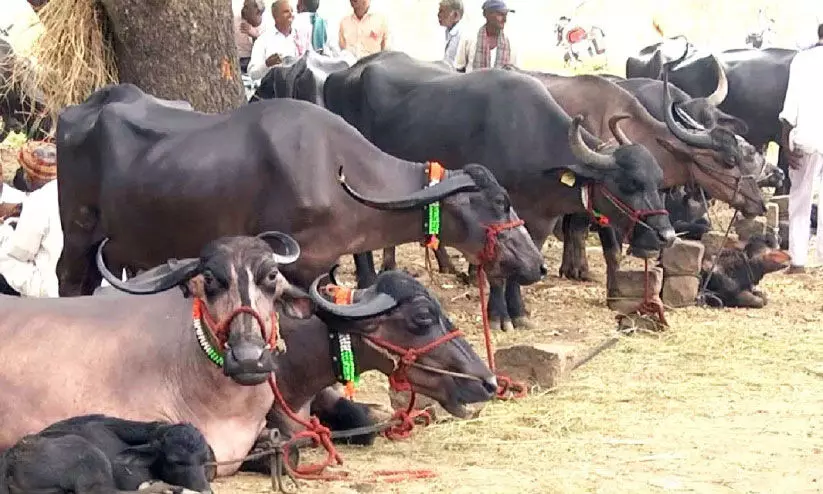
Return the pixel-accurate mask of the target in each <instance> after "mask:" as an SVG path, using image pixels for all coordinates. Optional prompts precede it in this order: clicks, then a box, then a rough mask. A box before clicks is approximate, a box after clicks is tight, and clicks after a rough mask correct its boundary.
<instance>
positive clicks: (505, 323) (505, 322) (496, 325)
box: [489, 317, 514, 331]
mask: <svg viewBox="0 0 823 494" xmlns="http://www.w3.org/2000/svg"><path fill="white" fill-rule="evenodd" d="M489 326H491V328H492V331H496V330H498V331H511V330H514V324H512V321H511V319H498V318H496V317H490V318H489Z"/></svg>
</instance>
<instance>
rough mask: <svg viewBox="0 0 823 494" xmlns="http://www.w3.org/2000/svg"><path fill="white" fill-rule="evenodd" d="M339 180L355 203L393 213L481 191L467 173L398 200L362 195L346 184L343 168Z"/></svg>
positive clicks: (339, 173)
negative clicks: (461, 194) (460, 194)
mask: <svg viewBox="0 0 823 494" xmlns="http://www.w3.org/2000/svg"><path fill="white" fill-rule="evenodd" d="M337 180H338V181H339V182H340V185H341V186H342V187H343V190H345V191H346V193H347V194H349V195H350V196H351V197H352V198H353V199H354V200H355V201H357V202H359V203H361V204H365V205H366V206H369V207H371V208H374V209H383V210H392V211H401V210H408V209H418V208H421V207H423V206H425V205H426V204H431V203H433V202H437V201H439V200H441V199H445V198H446V197H449V196H452V195H454V194H459V193H461V192H476V191H478V190H480V188H479V187H478V186H477V184H476V183H475V182H474V180H473V179H472V178H471V177H470V176H469V175H466V174H465V173H457V174H453V175H451V176H449V177H447V178H446V179H445V180H443V181H442V182H440V183H438V184H435V185H432V186H431V187H425V188H423V189H420V190H417V191H415V192H412V193H411V194H409V195H407V196H406V197H401V198H398V199H375V198H369V197H365V196H362V195H360V193H359V192H357V191H356V190H354V189H353V188H352V187H351V186H350V185H349V184H348V183H346V177H345V175H343V167H342V166H341V167H340V171H339V172H338V176H337Z"/></svg>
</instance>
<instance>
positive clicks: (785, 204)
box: [769, 195, 789, 220]
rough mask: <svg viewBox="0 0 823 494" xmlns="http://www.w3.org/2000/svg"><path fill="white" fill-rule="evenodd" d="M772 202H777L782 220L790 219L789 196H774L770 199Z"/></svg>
mask: <svg viewBox="0 0 823 494" xmlns="http://www.w3.org/2000/svg"><path fill="white" fill-rule="evenodd" d="M769 202H770V203H774V204H777V209H778V212H779V216H780V219H781V220H788V219H789V196H788V195H783V196H774V197H772V199H771V200H770V201H769Z"/></svg>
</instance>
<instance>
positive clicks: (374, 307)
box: [309, 274, 397, 319]
mask: <svg viewBox="0 0 823 494" xmlns="http://www.w3.org/2000/svg"><path fill="white" fill-rule="evenodd" d="M327 276H329V277H330V278H333V275H326V274H323V275H320V276H318V277H317V278H316V279H315V280H314V281H313V282H312V284H311V287H309V296H310V297H311V299H312V301H314V303H315V304H316V305H317V307H319V308H320V309H321V310H323V311H325V312H328V313H330V314H334V315H335V316H337V317H342V318H344V319H363V318H367V317H373V316H376V315H377V314H381V313H383V312H386V311H387V310H390V309H393V308H395V307H397V300H395V299H394V298H393V297H391V296H389V295H387V294H385V293H382V292H377V293H376V294H375V295H373V296H371V297H369V298H368V299H366V300H363V301H361V302H356V303H353V304H349V305H338V304H335V303H334V302H330V301H329V300H328V299H326V297H324V296H323V295H321V294H320V292H319V291H318V290H317V286H318V285H319V284H320V280H322V279H323V278H325V277H327Z"/></svg>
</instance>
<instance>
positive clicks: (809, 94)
mask: <svg viewBox="0 0 823 494" xmlns="http://www.w3.org/2000/svg"><path fill="white" fill-rule="evenodd" d="M821 81H823V46H817V47H814V48H811V49H809V50H804V51H801V52H799V53H798V54H797V55H795V57H794V59H793V60H792V63H791V65H790V67H789V86H788V88H787V89H786V97H785V99H784V101H783V111H781V112H780V118H781V119H783V120H785V121H786V122H788V123H789V124H791V125H792V127H794V131H793V132H792V135H791V138H790V143H791V144H790V146H792V147H794V148H796V149H797V150H798V151H800V152H804V153H812V152H816V153H823V92H821V91H820V82H821Z"/></svg>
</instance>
